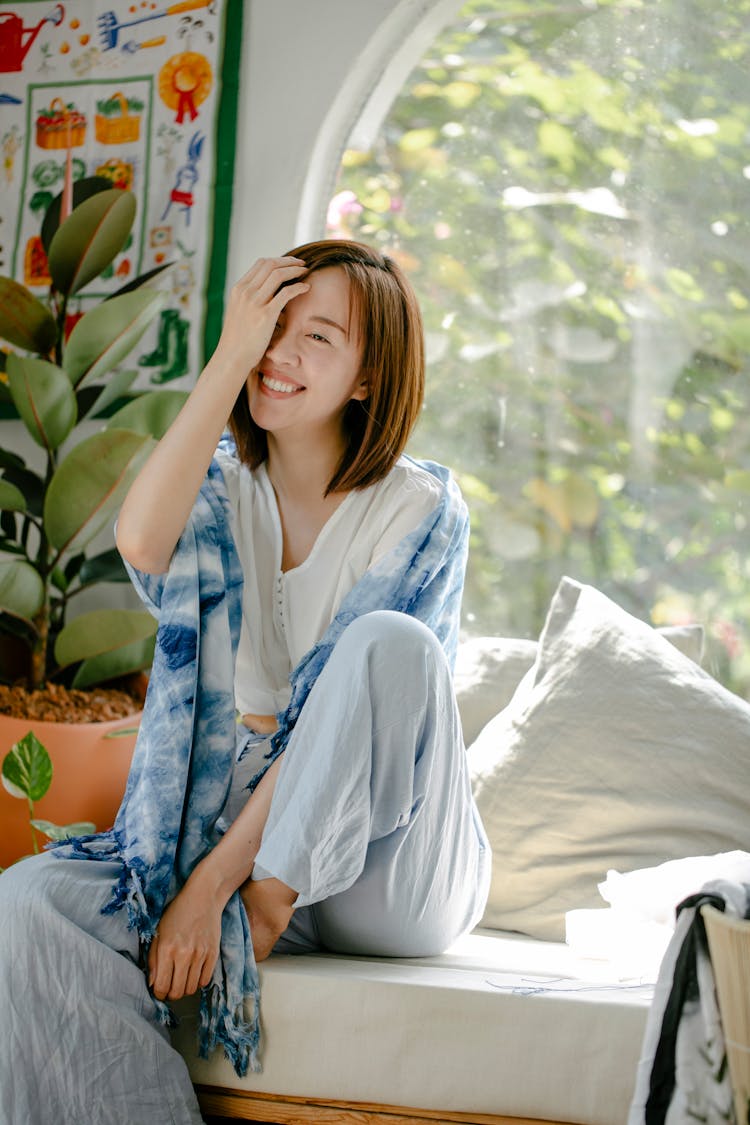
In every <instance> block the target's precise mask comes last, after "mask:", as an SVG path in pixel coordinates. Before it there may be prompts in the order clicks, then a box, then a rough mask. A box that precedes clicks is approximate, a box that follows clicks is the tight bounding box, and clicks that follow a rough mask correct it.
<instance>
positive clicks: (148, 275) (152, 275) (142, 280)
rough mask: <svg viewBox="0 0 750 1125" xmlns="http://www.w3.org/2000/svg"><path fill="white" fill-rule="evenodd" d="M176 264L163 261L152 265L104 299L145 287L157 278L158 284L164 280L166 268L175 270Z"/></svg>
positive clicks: (110, 298) (109, 299)
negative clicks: (157, 264) (149, 268)
mask: <svg viewBox="0 0 750 1125" xmlns="http://www.w3.org/2000/svg"><path fill="white" fill-rule="evenodd" d="M178 264H179V263H178V262H163V263H162V264H161V265H160V266H154V268H153V269H152V270H147V271H146V272H145V273H142V274H139V276H138V277H134V278H133V279H132V281H128V282H126V283H125V285H123V286H122V288H121V289H118V290H117V292H116V293H113V294H112V296H111V297H106V298H105V300H107V301H111V300H113V298H115V297H121V296H122V294H123V293H132V292H133V290H134V289H140V288H142V287H143V288H147V287H148V286H150V285H152V284H153V283H154V282H155V281H156V280H157V278H158V280H159V284H161V282H163V281H164V277H163V276H162V274H164V273H165V272H166V271H167V270H175V269H176V268H177V266H178Z"/></svg>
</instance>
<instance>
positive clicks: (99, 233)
mask: <svg viewBox="0 0 750 1125" xmlns="http://www.w3.org/2000/svg"><path fill="white" fill-rule="evenodd" d="M134 218H135V196H134V195H133V193H132V192H130V191H122V190H121V189H120V188H112V189H111V190H109V191H101V192H98V193H97V194H96V195H92V196H91V197H90V198H89V199H86V200H84V202H83V203H81V205H80V206H79V207H76V208H75V210H74V211H73V212H72V213H71V214H70V215H69V216H68V218H67V219H66V220H65V222H64V223H63V224H62V226H61V227H59V228H58V230H57V231H56V232H55V234H54V236H53V238H52V242H51V243H50V248H49V255H48V261H49V271H50V275H51V277H52V281H53V283H54V286H55V288H56V289H57V290H59V292H60V293H64V294H67V295H68V296H70V295H71V294H72V293H77V292H78V290H79V289H82V288H83V287H84V285H87V284H88V282H89V281H91V280H92V279H93V278H95V277H98V276H99V274H100V273H102V271H103V270H105V269H106V268H107V266H108V265H109V264H110V263H111V262H112V261H114V259H115V258H116V257H117V255H118V254H119V252H120V250H122V248H123V246H124V245H125V241H126V239H127V237H128V235H129V234H130V228H131V227H132V225H133V220H134Z"/></svg>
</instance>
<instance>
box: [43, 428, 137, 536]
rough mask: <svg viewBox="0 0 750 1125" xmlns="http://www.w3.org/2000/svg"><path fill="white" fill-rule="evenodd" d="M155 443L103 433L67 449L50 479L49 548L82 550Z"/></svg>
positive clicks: (124, 432) (46, 506)
mask: <svg viewBox="0 0 750 1125" xmlns="http://www.w3.org/2000/svg"><path fill="white" fill-rule="evenodd" d="M153 445H154V442H153V439H151V438H146V437H144V436H143V435H142V434H134V433H131V432H130V430H105V431H103V432H102V433H99V434H93V435H92V436H91V437H89V438H86V440H85V441H82V442H81V443H80V444H79V445H77V446H76V447H75V448H74V449H72V450H71V451H70V453H69V454H68V456H67V457H66V458H65V460H64V461H63V462H62V463H61V464H60V466H59V467H58V469H57V472H56V473H55V474H54V476H53V477H52V480H51V481H50V484H49V488H48V489H47V495H46V497H45V501H44V528H45V531H46V533H47V537H48V539H49V541H50V543H51V544H52V546H53V547H54V548H56V549H57V550H59V551H63V550H66V551H67V550H74V549H75V550H81V548H82V547H83V546H85V544H86V543H88V542H89V540H91V539H93V537H94V536H95V535H96V534H97V532H99V531H100V530H101V529H102V528H103V527H104V526H105V524H106V523H107V522H108V521H109V520H111V519H112V518H113V517H114V514H115V512H116V510H117V508H118V507H119V506H120V504H121V502H122V500H123V499H124V496H125V493H126V492H127V490H128V488H129V487H130V485H131V483H132V481H133V480H134V478H135V476H136V474H137V472H138V470H139V469H140V467H141V465H142V464H143V462H144V461H145V460H146V457H147V456H148V454H149V453H150V451H151V449H152V448H153Z"/></svg>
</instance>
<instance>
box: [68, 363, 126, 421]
mask: <svg viewBox="0 0 750 1125" xmlns="http://www.w3.org/2000/svg"><path fill="white" fill-rule="evenodd" d="M137 378H138V371H137V370H136V371H113V372H112V374H111V376H110V377H109V379H108V380H107V382H106V384H105V385H104V386H103V387H102V389H101V392H100V393H99V394H97V395H96V397H95V398H94V400H93V404H92V405H91V407H90V408H89V409H88V410H86V412H85V414H84V415H83V417H88V416H91V417H92V418H100V417H101V416H102V414H103V413H104V411H105V410H106V409H107V407H108V406H111V405H112V403H113V402H115V401H116V400H117V399H118V398H122V396H123V395H124V394H125V392H126V391H127V390H128V388H129V387H130V386H131V385H132V384H133V383H134V382H135V380H136V379H137ZM97 389H98V387H95V386H91V387H88V388H86V390H87V391H89V390H90V391H96V390H97ZM79 410H80V404H79Z"/></svg>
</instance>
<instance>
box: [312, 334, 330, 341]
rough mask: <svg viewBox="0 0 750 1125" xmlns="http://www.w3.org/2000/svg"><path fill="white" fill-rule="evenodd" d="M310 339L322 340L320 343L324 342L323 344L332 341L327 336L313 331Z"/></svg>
mask: <svg viewBox="0 0 750 1125" xmlns="http://www.w3.org/2000/svg"><path fill="white" fill-rule="evenodd" d="M310 339H311V340H315V341H316V342H317V341H320V343H322V344H329V343H330V340H328V339H327V338H326V337H325V336H321V334H320V333H319V332H311V333H310Z"/></svg>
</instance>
